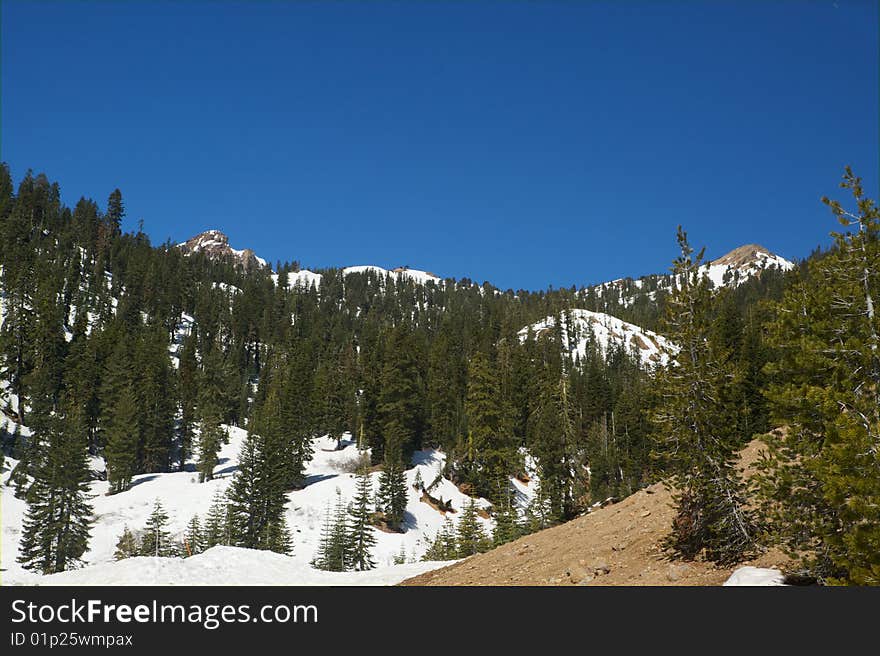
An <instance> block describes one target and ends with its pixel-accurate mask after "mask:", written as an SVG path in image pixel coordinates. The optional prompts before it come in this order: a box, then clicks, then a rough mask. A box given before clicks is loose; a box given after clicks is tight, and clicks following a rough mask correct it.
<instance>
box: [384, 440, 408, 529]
mask: <svg viewBox="0 0 880 656" xmlns="http://www.w3.org/2000/svg"><path fill="white" fill-rule="evenodd" d="M388 457H389V454H387V453H386V461H385V468H384V469H383V470H382V473H381V475H380V476H379V493H378V499H379V508H380V510H381V512H382V513H384V515H385V521H386V523H387V524H388V527H389V528H391V529H393V530H400V526H401V524H402V523H403V518H404V513H405V512H406V501H407V498H406V497H407V492H406V475H405V473H404V471H403V467H402V466H401V465H400V463H399V462H398V461H396V460H389V459H388Z"/></svg>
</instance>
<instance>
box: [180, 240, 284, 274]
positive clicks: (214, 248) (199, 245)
mask: <svg viewBox="0 0 880 656" xmlns="http://www.w3.org/2000/svg"><path fill="white" fill-rule="evenodd" d="M177 246H178V248H180V250H182V251H183V252H184V253H186V254H187V255H190V254H192V253H204V254H205V255H206V256H207V257H209V258H211V259H216V260H223V259H231V260H234V261H236V262H237V263H238V264H239V265H240V266H241V267H242V268H243V269H244V270H245V271H250V270H251V269H254V268H257V267H265V266H267V264H266V261H265V260H263V259H262V258H259V257H257V255H256V254H255V253H254V252H253V251H252V250H251V249H250V248H244V249H242V250H238V249H235V248H232V247H231V246H230V245H229V237H227V236H226V235H225V234H224V233H222V232H220V231H219V230H205V231H204V232H201V233H199V234H197V235H196V236H195V237H191V238H190V239H187V240H186V241H185V242H183V243H182V244H178V245H177Z"/></svg>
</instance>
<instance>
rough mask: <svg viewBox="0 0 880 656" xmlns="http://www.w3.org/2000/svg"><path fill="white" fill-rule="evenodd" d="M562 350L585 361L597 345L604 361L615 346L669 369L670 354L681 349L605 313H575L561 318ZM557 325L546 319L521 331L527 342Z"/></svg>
mask: <svg viewBox="0 0 880 656" xmlns="http://www.w3.org/2000/svg"><path fill="white" fill-rule="evenodd" d="M562 321H563V325H562V326H561V328H562V330H561V332H562V343H563V350H564V351H565V352H566V353H568V354H569V355H570V356H571V357H572V358H573V359H583V358H584V356H585V355H586V354H587V351H588V349H589V348H590V344H591V342H592V343H595V345H596V347H597V348H598V350H599V352H600V354H601V355H602V356H603V357H604V356H606V355H607V354H608V352H609V350H610V349H612V348H613V347H615V346H623V347H624V348H626V349H627V350H628V351H630V352H635V353H638V354H639V358H640V359H641V361H642V362H643V363H645V364H648V365H666V364H667V363H668V362H669V357H670V354H674V353H675V352H676V351H677V350H678V349H677V348H676V346H675V345H674V344H673V343H672V342H670V341H669V340H668V339H666V338H665V337H663V335H659V334H657V333H655V332H652V331H650V330H645V329H644V328H640V327H639V326H636V325H634V324H631V323H627V322H626V321H622V320H621V319H618V318H617V317H613V316H611V315H610V314H605V313H604V312H592V311H590V310H582V309H574V310H571V311H569V312H567V313H564V314H563V315H562ZM555 325H556V318H555V317H552V316H550V317H546V318H544V319H542V320H541V321H538V322H536V323H533V324H531V325H529V326H526V327H525V328H523V329H522V330H520V331H519V337H520V339H521V340H524V339H526V338H527V337H528V334H529V331H531V333H532V334H533V335H534V336H535V337H540V336H541V335H542V334H543V333H546V332H547V331H550V330H552V329H553V328H554V327H555Z"/></svg>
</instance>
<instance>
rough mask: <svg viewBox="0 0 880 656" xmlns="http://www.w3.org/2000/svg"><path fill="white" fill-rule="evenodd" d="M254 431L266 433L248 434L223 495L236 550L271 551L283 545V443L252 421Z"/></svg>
mask: <svg viewBox="0 0 880 656" xmlns="http://www.w3.org/2000/svg"><path fill="white" fill-rule="evenodd" d="M270 405H271V402H270ZM254 428H255V429H260V428H264V429H267V434H256V433H252V432H248V436H247V439H246V440H245V443H244V445H243V446H242V450H241V453H240V455H239V466H238V472H236V474H235V478H234V479H233V481H232V484H231V485H230V486H229V490H228V492H227V496H228V499H229V506H228V508H229V514H230V519H231V521H232V528H233V535H234V539H235V542H236V544H237V545H238V546H242V547H247V548H249V549H271V548H272V546H278V545H282V544H283V543H284V540H283V539H282V538H283V535H284V533H285V531H286V528H285V526H284V525H283V521H284V506H285V504H286V503H287V496H286V494H285V491H284V481H285V461H284V458H283V446H284V443H283V441H279V440H278V439H277V433H276V432H275V431H274V430H273V429H272V428H271V426H269V425H268V424H267V423H265V422H263V423H261V421H258V420H255V422H254ZM287 551H289V548H288V549H287Z"/></svg>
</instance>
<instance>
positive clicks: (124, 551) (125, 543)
mask: <svg viewBox="0 0 880 656" xmlns="http://www.w3.org/2000/svg"><path fill="white" fill-rule="evenodd" d="M139 555H140V546H139V545H138V542H137V538H135V536H134V533H132V532H131V531H130V530H129V528H128V524H126V525H125V527H124V528H123V529H122V535H120V536H119V541H118V542H117V543H116V551H114V552H113V558H114V559H115V560H123V559H125V558H133V557H134V556H139Z"/></svg>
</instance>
